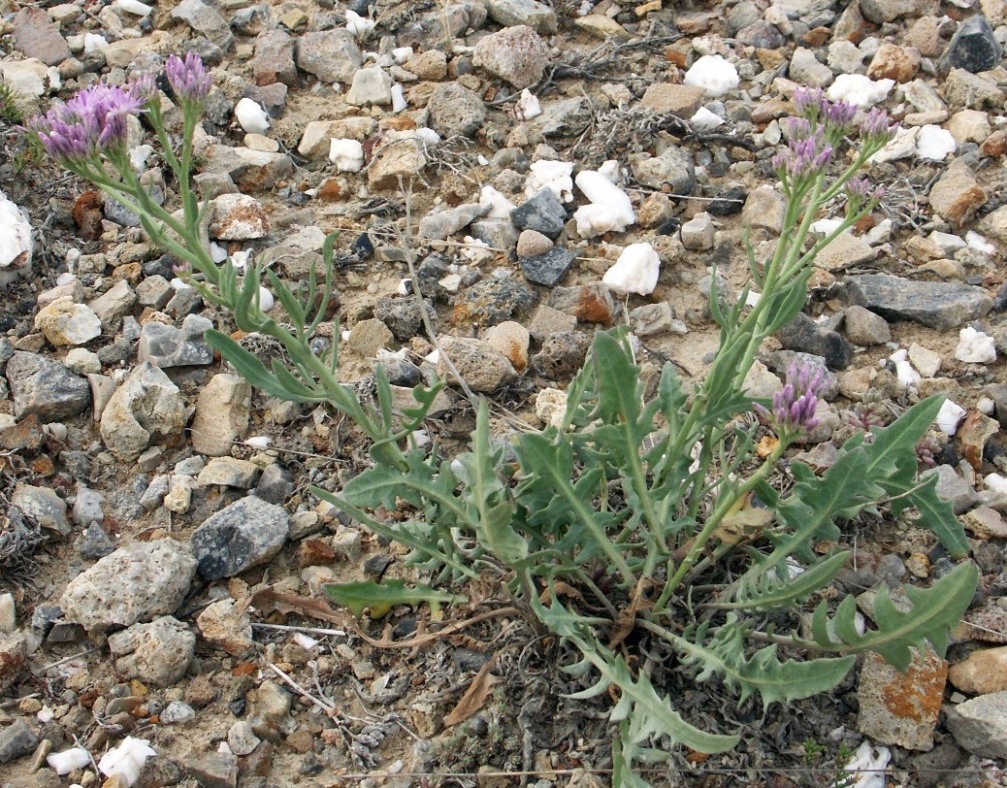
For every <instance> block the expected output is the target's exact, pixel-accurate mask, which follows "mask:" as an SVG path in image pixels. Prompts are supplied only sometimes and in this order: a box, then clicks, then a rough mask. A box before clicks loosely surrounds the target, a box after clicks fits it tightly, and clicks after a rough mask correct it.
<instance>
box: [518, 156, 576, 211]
mask: <svg viewBox="0 0 1007 788" xmlns="http://www.w3.org/2000/svg"><path fill="white" fill-rule="evenodd" d="M572 174H573V164H571V163H569V162H565V161H552V160H551V159H539V160H538V161H536V162H533V163H532V165H531V167H530V171H529V173H528V178H527V180H525V184H524V193H525V194H526V195H528V196H529V197H534V196H535V195H536V194H538V193H539V192H540V191H542V189H552V191H553V193H554V194H555V195H556V196H557V197H559V198H560V200H562V201H563V202H571V201H572V200H573V178H571V177H570V176H571V175H572Z"/></svg>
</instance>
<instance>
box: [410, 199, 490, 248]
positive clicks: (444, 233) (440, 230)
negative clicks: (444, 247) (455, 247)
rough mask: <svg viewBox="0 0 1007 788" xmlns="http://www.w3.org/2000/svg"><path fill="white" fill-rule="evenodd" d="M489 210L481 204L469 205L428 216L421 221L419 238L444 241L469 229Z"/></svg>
mask: <svg viewBox="0 0 1007 788" xmlns="http://www.w3.org/2000/svg"><path fill="white" fill-rule="evenodd" d="M488 210H489V207H488V206H485V205H480V204H479V203H468V204H466V205H459V206H457V207H456V208H448V209H447V210H445V211H439V212H438V213H432V214H428V215H427V216H424V217H423V218H422V219H420V226H419V236H420V238H426V239H430V240H434V241H442V240H444V239H445V238H447V237H448V236H450V235H454V234H455V233H456V232H458V231H459V230H461V229H463V228H464V227H467V226H468V225H469V224H470V223H471V222H473V221H475V220H476V219H478V218H480V217H481V216H483V215H484V214H485V213H486V212H487V211H488Z"/></svg>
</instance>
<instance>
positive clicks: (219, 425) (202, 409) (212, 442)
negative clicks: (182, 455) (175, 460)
mask: <svg viewBox="0 0 1007 788" xmlns="http://www.w3.org/2000/svg"><path fill="white" fill-rule="evenodd" d="M251 403H252V387H251V385H249V383H248V381H247V380H245V379H244V378H241V377H238V376H237V375H227V374H219V375H214V376H213V377H212V378H210V382H209V383H207V384H206V386H205V387H204V388H203V390H202V391H201V392H199V398H198V399H197V400H196V415H195V417H194V418H193V420H192V428H191V434H192V448H193V449H194V450H195V451H198V452H199V453H200V454H208V455H211V456H217V457H219V456H221V455H224V454H227V453H228V452H230V451H231V445H232V444H233V443H234V442H235V441H236V440H238V439H239V438H241V437H242V436H243V435H244V434H245V432H246V431H247V430H248V422H249V419H250V418H251Z"/></svg>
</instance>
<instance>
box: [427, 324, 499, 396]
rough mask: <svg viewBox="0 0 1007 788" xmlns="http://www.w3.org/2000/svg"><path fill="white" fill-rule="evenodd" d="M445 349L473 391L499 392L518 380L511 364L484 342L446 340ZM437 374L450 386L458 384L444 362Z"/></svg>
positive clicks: (444, 342)
mask: <svg viewBox="0 0 1007 788" xmlns="http://www.w3.org/2000/svg"><path fill="white" fill-rule="evenodd" d="M441 349H442V350H443V353H444V355H446V356H447V358H448V359H450V360H451V362H452V363H453V364H454V366H455V369H456V370H457V371H458V374H459V375H460V376H461V377H462V379H463V380H464V381H465V382H466V383H467V384H468V385H469V387H470V388H471V389H472V390H473V391H479V392H488V391H495V390H496V389H498V388H500V387H501V386H504V385H506V384H508V383H512V382H513V381H514V380H516V379H517V372H515V371H514V366H513V365H512V364H511V362H510V360H509V359H508V358H507V357H506V356H504V355H503V354H501V353H497V352H496V351H494V350H493V349H492V348H491V347H490V346H489V345H488V344H487V343H486V342H483V341H482V340H480V339H470V338H468V337H442V338H441ZM437 374H438V376H440V377H441V378H443V379H447V380H448V382H449V383H454V382H456V379H455V378H454V375H453V373H452V371H451V369H450V368H449V367H448V365H447V363H446V361H445V359H444V358H441V360H440V362H439V363H438V365H437Z"/></svg>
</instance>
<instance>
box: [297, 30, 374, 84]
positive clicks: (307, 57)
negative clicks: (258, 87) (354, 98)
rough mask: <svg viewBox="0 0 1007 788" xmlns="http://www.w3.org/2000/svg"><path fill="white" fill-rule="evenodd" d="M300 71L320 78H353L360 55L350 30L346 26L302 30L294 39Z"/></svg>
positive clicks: (350, 80) (325, 80) (332, 79)
mask: <svg viewBox="0 0 1007 788" xmlns="http://www.w3.org/2000/svg"><path fill="white" fill-rule="evenodd" d="M295 58H296V60H297V66H298V68H300V69H301V70H302V71H307V72H308V73H309V74H314V75H315V76H316V77H318V79H319V81H321V82H341V83H343V84H345V85H348V84H350V82H352V81H353V75H354V74H355V73H356V72H357V69H358V68H360V64H361V63H362V62H363V57H362V56H361V54H360V48H359V47H358V46H357V42H356V41H355V40H354V38H353V34H352V33H351V32H350V31H349V30H346V29H343V28H339V29H337V30H320V31H317V32H312V33H304V34H302V35H301V36H300V37H299V38H298V39H297V52H296V56H295Z"/></svg>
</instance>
